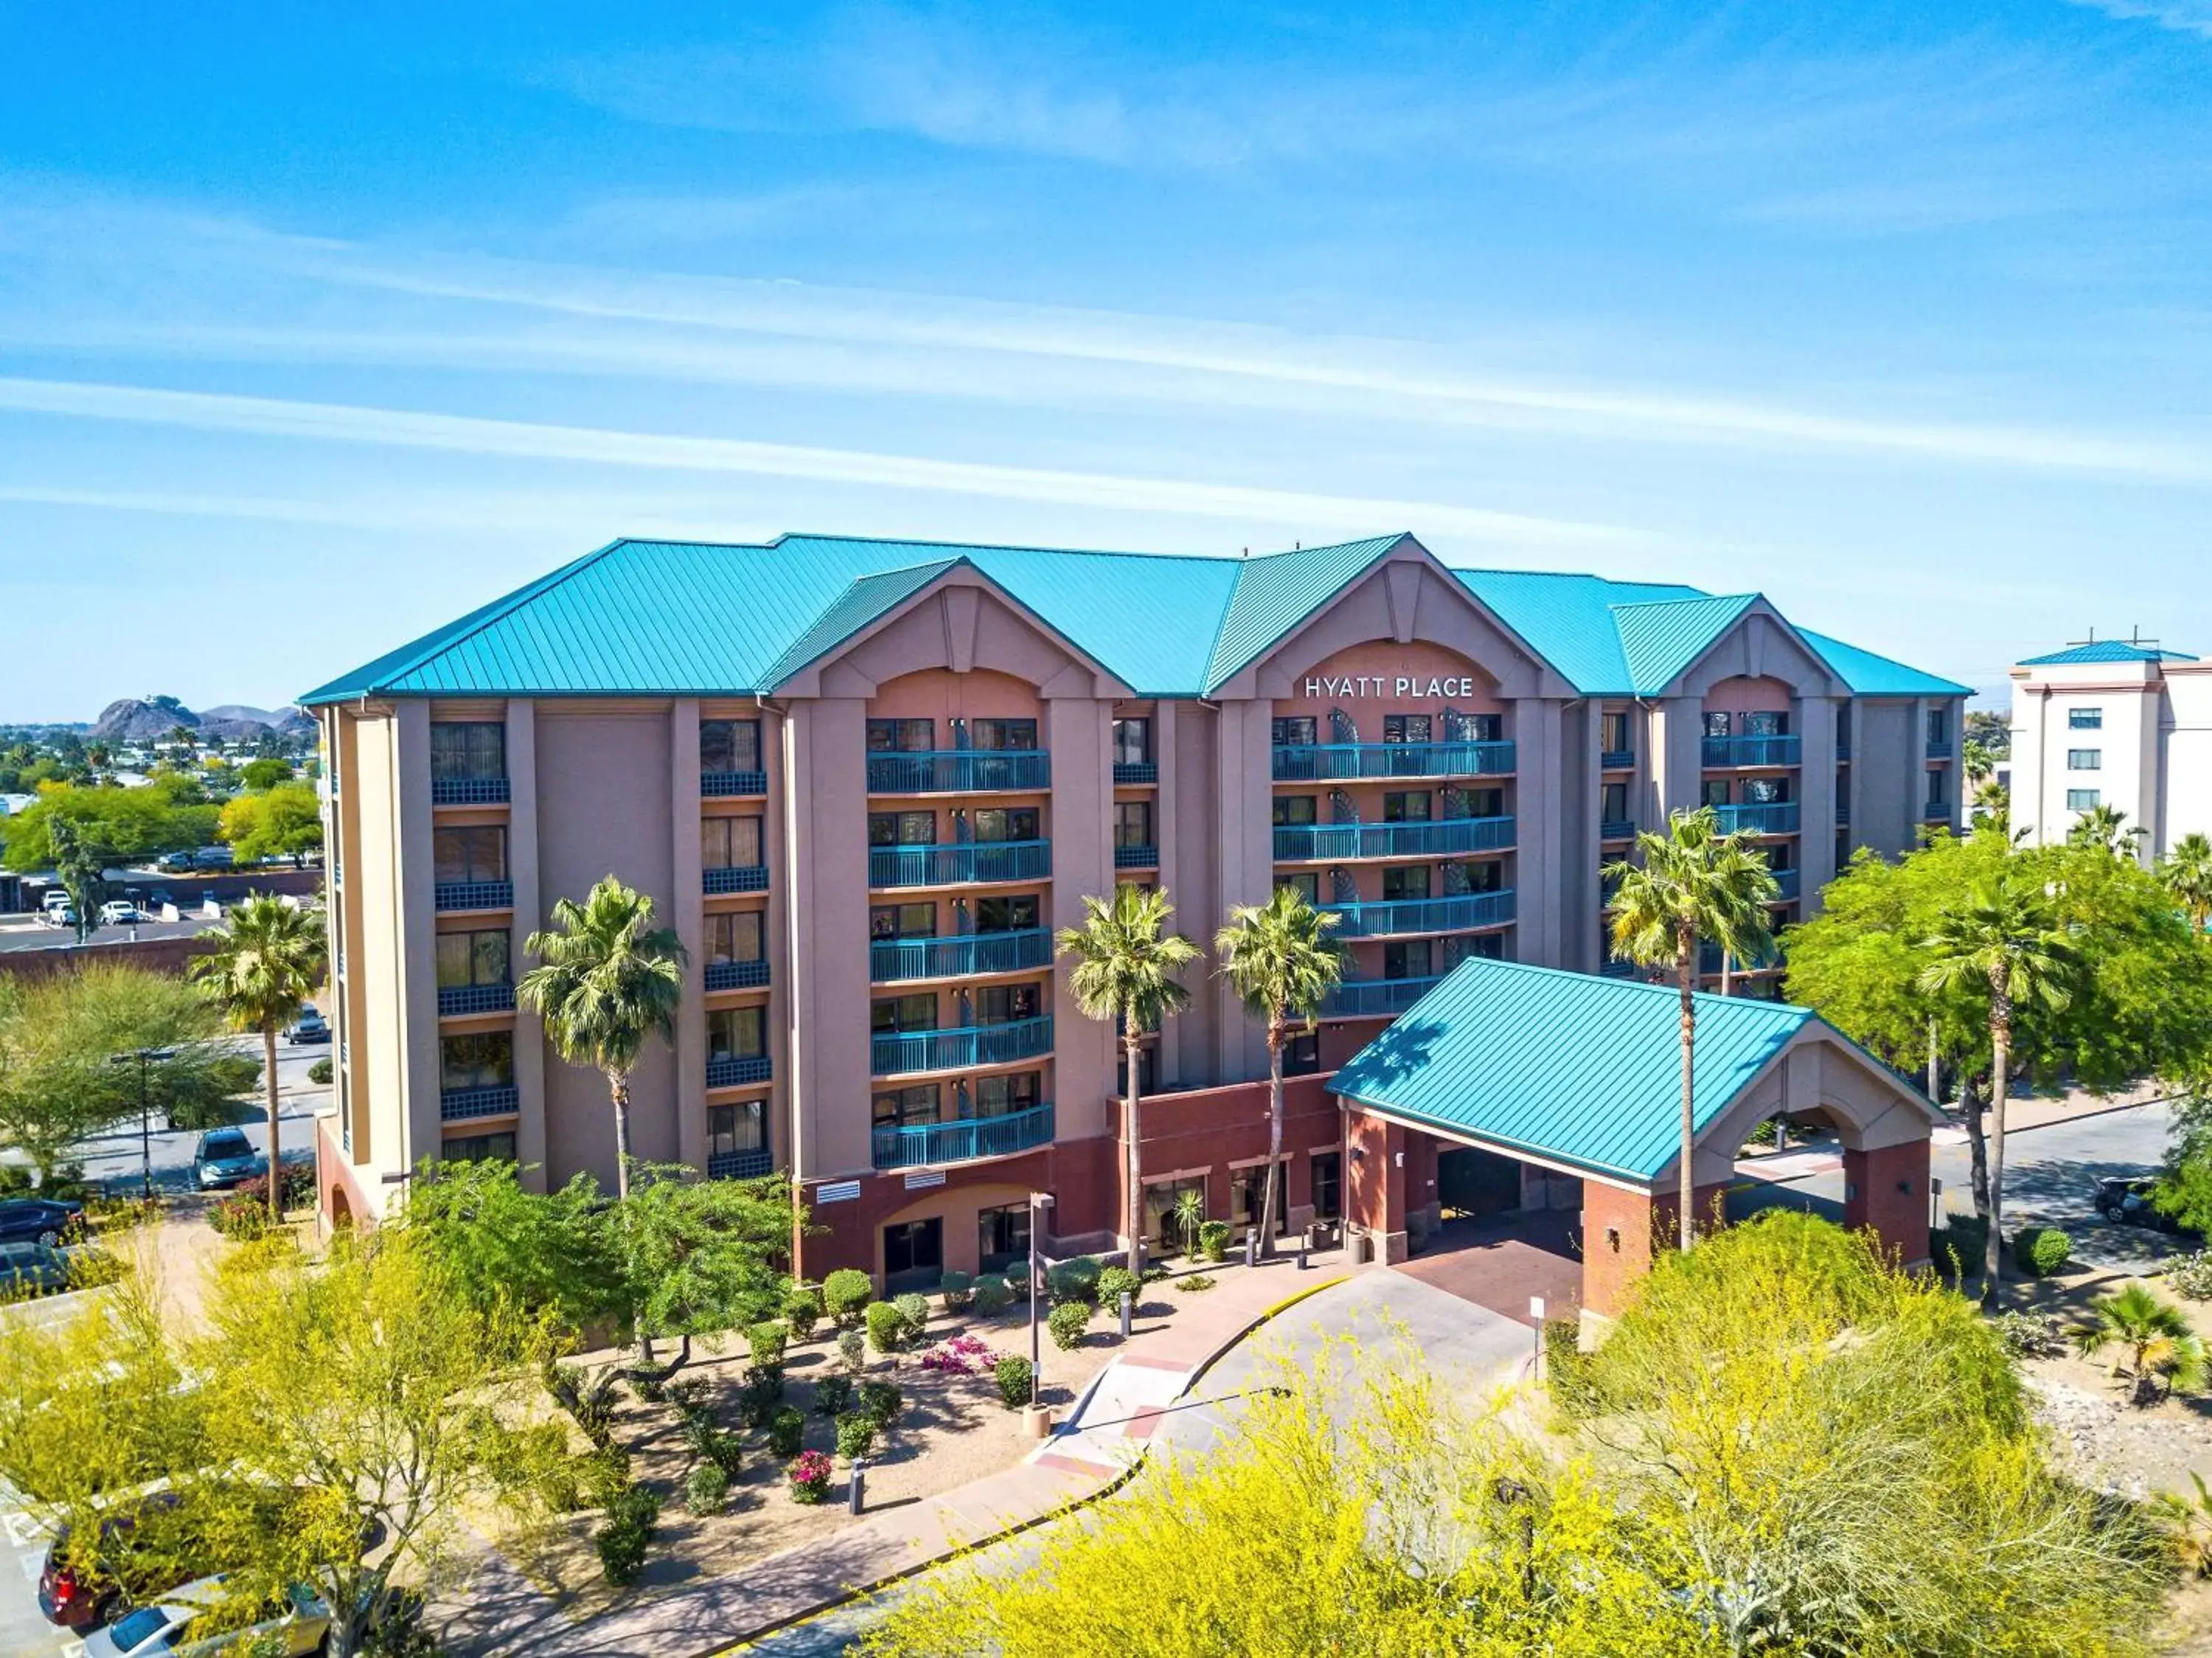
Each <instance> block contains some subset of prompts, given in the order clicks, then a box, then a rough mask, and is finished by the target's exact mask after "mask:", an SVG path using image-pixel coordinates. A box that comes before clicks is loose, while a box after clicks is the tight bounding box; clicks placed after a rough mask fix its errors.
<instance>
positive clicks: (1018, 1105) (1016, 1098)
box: [975, 1070, 1044, 1117]
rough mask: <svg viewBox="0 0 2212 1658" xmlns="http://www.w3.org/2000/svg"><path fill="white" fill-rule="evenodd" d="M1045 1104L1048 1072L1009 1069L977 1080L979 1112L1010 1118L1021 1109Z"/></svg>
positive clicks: (1034, 1108)
mask: <svg viewBox="0 0 2212 1658" xmlns="http://www.w3.org/2000/svg"><path fill="white" fill-rule="evenodd" d="M1043 1103H1044V1073H1043V1072H1042V1071H1034V1070H1018V1071H1009V1072H1006V1073H1004V1074H1002V1075H1000V1076H979V1077H977V1078H976V1079H975V1114H976V1115H977V1116H978V1117H1006V1116H1008V1115H1011V1114H1012V1112H1018V1111H1034V1110H1036V1107H1037V1106H1040V1105H1042V1104H1043Z"/></svg>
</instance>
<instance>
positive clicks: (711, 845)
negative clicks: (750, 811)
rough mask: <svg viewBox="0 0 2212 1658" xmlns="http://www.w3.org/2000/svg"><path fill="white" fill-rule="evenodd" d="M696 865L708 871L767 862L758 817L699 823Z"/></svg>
mask: <svg viewBox="0 0 2212 1658" xmlns="http://www.w3.org/2000/svg"><path fill="white" fill-rule="evenodd" d="M699 862H700V863H701V864H702V866H704V867H705V868H707V869H757V868H758V867H759V866H760V865H761V864H763V863H767V862H768V857H767V855H766V854H765V853H763V851H762V850H761V820H759V819H758V818H702V819H700V820H699Z"/></svg>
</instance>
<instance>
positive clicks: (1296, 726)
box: [1271, 714, 1321, 748]
mask: <svg viewBox="0 0 2212 1658" xmlns="http://www.w3.org/2000/svg"><path fill="white" fill-rule="evenodd" d="M1271 729H1272V731H1273V735H1274V741H1275V747H1278V748H1282V747H1310V746H1311V745H1312V744H1314V743H1316V742H1318V741H1320V740H1321V739H1320V736H1319V735H1318V734H1319V732H1320V729H1321V727H1320V724H1319V722H1317V721H1316V720H1315V718H1314V716H1312V715H1310V714H1289V715H1285V716H1283V717H1282V718H1280V719H1279V720H1276V721H1274V722H1273V724H1272V726H1271Z"/></svg>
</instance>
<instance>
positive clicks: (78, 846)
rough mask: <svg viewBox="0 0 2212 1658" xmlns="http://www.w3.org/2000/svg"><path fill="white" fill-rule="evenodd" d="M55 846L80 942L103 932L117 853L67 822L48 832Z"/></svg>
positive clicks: (58, 871)
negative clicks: (110, 865)
mask: <svg viewBox="0 0 2212 1658" xmlns="http://www.w3.org/2000/svg"><path fill="white" fill-rule="evenodd" d="M48 836H49V838H50V839H51V840H52V843H53V853H54V873H55V875H58V876H59V877H60V878H61V883H62V888H63V890H64V891H65V892H66V893H69V896H70V908H71V909H73V910H75V911H76V942H78V943H80V944H82V943H83V942H85V940H87V939H88V938H90V937H91V936H93V934H94V933H95V932H97V931H99V930H100V905H103V904H105V903H106V902H107V865H108V861H109V860H110V859H111V858H112V857H113V856H114V854H113V852H112V850H110V849H109V848H107V847H106V846H103V845H102V844H100V843H99V842H98V841H95V840H93V839H90V838H88V837H87V836H85V835H84V834H82V832H80V831H79V830H78V828H77V826H76V825H75V824H74V823H71V822H70V821H69V820H67V819H65V818H64V819H63V820H61V821H59V822H58V823H56V824H55V825H53V826H52V829H50V830H49V831H48Z"/></svg>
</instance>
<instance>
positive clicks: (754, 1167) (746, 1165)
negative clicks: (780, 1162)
mask: <svg viewBox="0 0 2212 1658" xmlns="http://www.w3.org/2000/svg"><path fill="white" fill-rule="evenodd" d="M774 1169H775V1157H774V1155H772V1154H771V1153H770V1152H769V1149H768V1148H767V1147H766V1146H750V1147H748V1148H747V1149H744V1150H743V1151H718V1152H715V1153H714V1154H713V1155H710V1156H709V1157H708V1159H707V1178H708V1179H710V1180H757V1179H759V1178H760V1177H761V1176H762V1175H763V1174H767V1173H770V1172H772V1171H773V1170H774Z"/></svg>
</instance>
